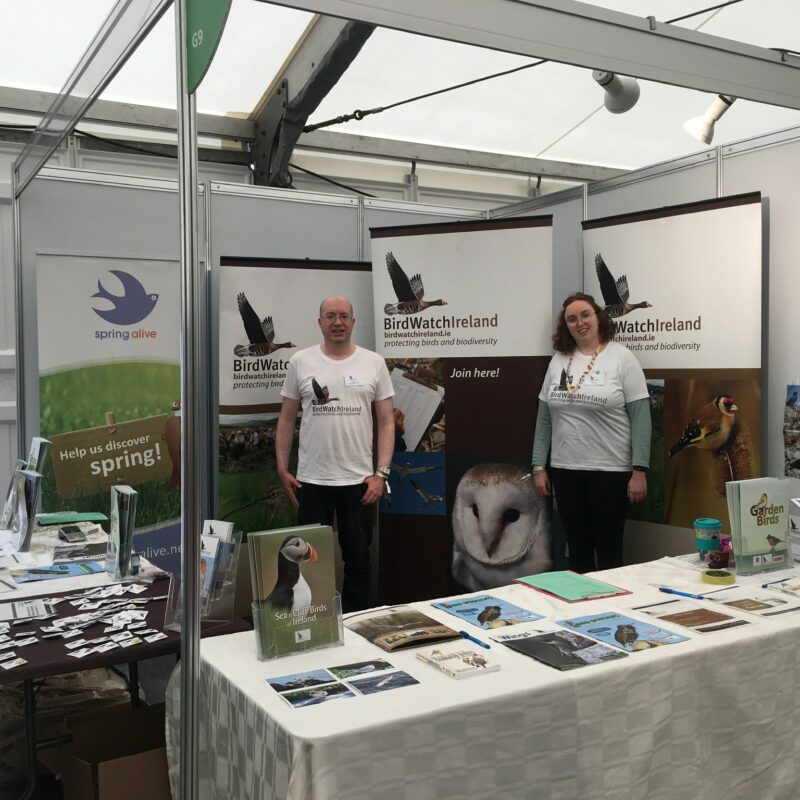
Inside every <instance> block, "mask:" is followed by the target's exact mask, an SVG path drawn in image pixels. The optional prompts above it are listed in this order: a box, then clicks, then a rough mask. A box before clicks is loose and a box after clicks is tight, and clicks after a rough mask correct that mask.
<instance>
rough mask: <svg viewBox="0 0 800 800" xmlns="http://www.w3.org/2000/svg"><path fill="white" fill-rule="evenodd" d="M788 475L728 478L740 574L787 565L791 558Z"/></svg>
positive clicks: (732, 528) (737, 563)
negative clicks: (744, 479) (779, 476)
mask: <svg viewBox="0 0 800 800" xmlns="http://www.w3.org/2000/svg"><path fill="white" fill-rule="evenodd" d="M790 485H791V481H790V480H789V479H788V478H755V479H753V480H749V481H728V483H726V484H725V487H726V490H727V496H728V513H729V514H730V518H731V538H732V540H733V554H734V556H735V557H736V571H737V572H738V573H739V574H740V575H751V574H753V573H754V572H767V571H769V570H775V569H786V568H787V567H789V566H791V560H790V559H789V545H788V540H789V502H790V497H791V491H790Z"/></svg>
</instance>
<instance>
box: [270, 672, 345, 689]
mask: <svg viewBox="0 0 800 800" xmlns="http://www.w3.org/2000/svg"><path fill="white" fill-rule="evenodd" d="M335 680H336V678H335V676H333V675H332V674H331V673H330V672H328V670H327V669H314V670H309V671H308V672H292V673H290V674H289V675H279V676H278V677H276V678H267V679H266V683H267V684H269V685H270V686H271V687H272V688H273V689H274V690H275V691H276V692H289V691H296V690H298V689H309V688H311V687H314V686H321V685H322V684H325V683H333V682H334V681H335Z"/></svg>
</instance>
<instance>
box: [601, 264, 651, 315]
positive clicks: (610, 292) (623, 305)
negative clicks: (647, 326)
mask: <svg viewBox="0 0 800 800" xmlns="http://www.w3.org/2000/svg"><path fill="white" fill-rule="evenodd" d="M594 266H595V271H596V272H597V280H599V281H600V291H601V292H602V293H603V302H604V303H605V308H604V311H605V312H606V314H608V316H609V317H611V318H612V319H613V318H614V317H624V316H625V315H626V314H630V313H631V311H633V310H634V309H636V308H652V304H651V303H648V302H647V301H643V302H641V303H629V302H628V298H629V297H630V292H629V291H628V276H627V275H620V276H619V278H617V280H616V281H615V280H614V276H613V275H612V274H611V272H610V271H609V269H608V267H607V266H606V262H605V261H603V257H602V256H601V255H600V253H598V254H597V255H596V256H595V257H594Z"/></svg>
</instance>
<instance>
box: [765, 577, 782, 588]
mask: <svg viewBox="0 0 800 800" xmlns="http://www.w3.org/2000/svg"><path fill="white" fill-rule="evenodd" d="M788 580H789V579H788V578H781V579H780V580H779V581H769V582H768V583H762V584H761V588H762V589H766V588H767V586H773V585H774V584H776V583H786V581H788Z"/></svg>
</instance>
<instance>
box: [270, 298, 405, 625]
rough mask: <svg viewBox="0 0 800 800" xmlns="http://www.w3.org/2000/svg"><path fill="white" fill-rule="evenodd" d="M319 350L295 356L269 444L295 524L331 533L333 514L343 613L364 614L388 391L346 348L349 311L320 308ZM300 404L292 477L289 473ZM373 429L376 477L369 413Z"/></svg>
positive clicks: (381, 369) (385, 470) (366, 361)
mask: <svg viewBox="0 0 800 800" xmlns="http://www.w3.org/2000/svg"><path fill="white" fill-rule="evenodd" d="M318 323H319V327H320V330H321V331H322V340H323V341H322V344H320V345H314V346H313V347H308V348H306V349H305V350H300V351H299V352H297V353H295V354H294V355H293V356H292V357H291V359H290V360H289V367H288V369H287V371H286V380H285V382H284V384H283V389H281V396H282V397H283V403H282V405H281V415H280V418H279V420H278V431H277V434H276V437H275V455H276V459H277V463H278V477H279V478H280V481H281V483H282V484H283V488H284V489H285V490H286V493H287V494H288V496H289V499H290V500H291V501H292V503H293V504H294V506H295V508H297V509H298V519H297V521H298V523H299V524H300V525H306V524H310V523H322V524H324V525H330V524H332V522H333V515H334V512H336V518H337V526H338V530H339V545H340V546H341V549H342V560H343V561H344V586H343V588H342V610H343V611H357V610H359V609H362V608H368V607H369V606H370V605H371V602H370V575H371V572H370V558H369V546H370V543H371V541H372V506H374V505H375V503H377V501H378V500H379V499H380V498H381V496H382V495H383V492H384V488H385V481H386V480H388V477H389V467H390V464H391V457H392V448H393V447H394V414H393V410H392V395H393V394H394V390H393V388H392V383H391V380H390V378H389V372H388V370H387V369H386V363H385V362H384V360H383V359H382V358H381V357H380V356H379V355H377V354H376V353H372V352H370V351H369V350H364V349H363V348H361V347H357V346H356V345H354V344H352V343H351V341H350V338H351V336H352V334H353V328H354V326H355V319H354V317H353V306H352V305H351V303H350V302H349V301H348V300H345V298H343V297H329V298H328V299H327V300H323V302H322V304H321V305H320V308H319V320H318ZM301 404H302V411H303V417H302V422H301V425H300V452H299V456H298V465H297V475H296V476H294V475H292V474H291V473H290V472H289V453H290V452H291V449H292V439H293V437H294V430H295V421H296V419H297V412H298V411H299V410H300V407H301ZM373 406H374V408H375V415H376V418H377V422H378V437H377V443H378V444H377V449H378V453H377V456H378V458H377V469H373V457H372V443H373V431H372V408H373Z"/></svg>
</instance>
